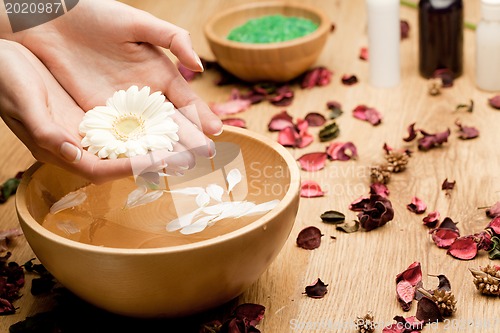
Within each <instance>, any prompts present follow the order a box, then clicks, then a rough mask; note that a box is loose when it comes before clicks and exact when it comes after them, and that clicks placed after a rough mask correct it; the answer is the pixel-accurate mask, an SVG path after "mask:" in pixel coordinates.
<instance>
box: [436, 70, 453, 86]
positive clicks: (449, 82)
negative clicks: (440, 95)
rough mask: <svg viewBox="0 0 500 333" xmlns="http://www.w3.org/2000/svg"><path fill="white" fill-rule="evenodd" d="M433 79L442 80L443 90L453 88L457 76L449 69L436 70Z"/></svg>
mask: <svg viewBox="0 0 500 333" xmlns="http://www.w3.org/2000/svg"><path fill="white" fill-rule="evenodd" d="M432 77H433V78H438V79H441V82H442V83H443V88H449V87H453V80H454V79H455V75H454V74H453V72H452V71H451V70H449V69H447V68H442V69H436V70H435V71H434V73H433V74H432Z"/></svg>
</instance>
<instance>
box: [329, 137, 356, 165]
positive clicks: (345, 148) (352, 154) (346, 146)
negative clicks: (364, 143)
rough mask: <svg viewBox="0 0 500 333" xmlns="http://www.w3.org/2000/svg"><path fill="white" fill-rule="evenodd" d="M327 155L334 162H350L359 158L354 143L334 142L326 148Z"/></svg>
mask: <svg viewBox="0 0 500 333" xmlns="http://www.w3.org/2000/svg"><path fill="white" fill-rule="evenodd" d="M326 153H327V154H328V158H329V159H330V160H332V161H348V160H350V159H354V160H355V159H356V158H358V150H357V149H356V146H355V145H354V144H353V143H352V142H345V143H344V142H332V143H331V144H330V145H329V146H328V147H327V148H326Z"/></svg>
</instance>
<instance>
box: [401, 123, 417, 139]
mask: <svg viewBox="0 0 500 333" xmlns="http://www.w3.org/2000/svg"><path fill="white" fill-rule="evenodd" d="M415 124H416V123H413V124H410V126H408V136H407V137H406V138H403V140H404V141H406V142H410V141H413V140H414V139H415V138H416V137H417V130H415Z"/></svg>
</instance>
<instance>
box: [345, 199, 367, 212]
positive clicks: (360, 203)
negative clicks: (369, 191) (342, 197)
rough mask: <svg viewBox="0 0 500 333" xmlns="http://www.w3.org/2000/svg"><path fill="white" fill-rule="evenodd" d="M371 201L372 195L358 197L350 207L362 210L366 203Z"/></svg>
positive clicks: (357, 210) (353, 209)
mask: <svg viewBox="0 0 500 333" xmlns="http://www.w3.org/2000/svg"><path fill="white" fill-rule="evenodd" d="M369 202H370V197H368V198H367V197H359V198H358V199H356V200H354V201H353V202H351V204H350V205H349V209H350V210H352V211H355V212H360V211H362V210H363V209H364V208H365V206H366V205H368V203H369Z"/></svg>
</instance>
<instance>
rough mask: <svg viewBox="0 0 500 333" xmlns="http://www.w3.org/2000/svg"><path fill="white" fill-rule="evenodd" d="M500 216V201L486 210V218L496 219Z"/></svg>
mask: <svg viewBox="0 0 500 333" xmlns="http://www.w3.org/2000/svg"><path fill="white" fill-rule="evenodd" d="M499 215H500V201H497V202H496V203H495V204H494V205H493V206H491V207H490V208H488V209H487V210H486V216H488V217H491V218H494V217H497V216H499Z"/></svg>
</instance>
